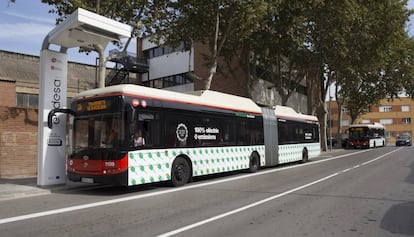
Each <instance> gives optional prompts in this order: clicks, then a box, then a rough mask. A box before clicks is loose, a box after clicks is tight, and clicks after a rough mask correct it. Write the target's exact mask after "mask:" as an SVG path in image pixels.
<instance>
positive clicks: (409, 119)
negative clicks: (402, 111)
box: [401, 118, 411, 124]
mask: <svg viewBox="0 0 414 237" xmlns="http://www.w3.org/2000/svg"><path fill="white" fill-rule="evenodd" d="M401 121H402V123H403V124H411V118H402V119H401Z"/></svg>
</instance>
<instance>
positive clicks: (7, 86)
mask: <svg viewBox="0 0 414 237" xmlns="http://www.w3.org/2000/svg"><path fill="white" fill-rule="evenodd" d="M0 95H1V99H0V106H11V107H13V106H16V82H15V81H10V80H3V79H1V78H0Z"/></svg>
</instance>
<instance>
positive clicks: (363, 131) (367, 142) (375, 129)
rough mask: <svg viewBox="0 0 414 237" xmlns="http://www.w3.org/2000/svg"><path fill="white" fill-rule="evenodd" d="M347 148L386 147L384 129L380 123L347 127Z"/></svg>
mask: <svg viewBox="0 0 414 237" xmlns="http://www.w3.org/2000/svg"><path fill="white" fill-rule="evenodd" d="M348 131H349V140H348V143H349V146H350V147H353V148H375V147H384V146H385V145H386V138H385V127H384V126H383V125H382V124H380V123H373V124H354V125H351V126H349V129H348Z"/></svg>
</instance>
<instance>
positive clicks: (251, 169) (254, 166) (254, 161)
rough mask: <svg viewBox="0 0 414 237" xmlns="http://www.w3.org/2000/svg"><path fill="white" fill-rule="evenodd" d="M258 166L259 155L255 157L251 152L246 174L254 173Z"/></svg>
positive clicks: (254, 153)
mask: <svg viewBox="0 0 414 237" xmlns="http://www.w3.org/2000/svg"><path fill="white" fill-rule="evenodd" d="M259 166H260V159H259V155H257V153H256V152H253V153H252V154H251V155H250V161H249V169H248V172H249V173H255V172H256V171H257V170H258V169H259Z"/></svg>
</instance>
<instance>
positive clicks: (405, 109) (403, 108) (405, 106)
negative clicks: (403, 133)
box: [401, 105, 410, 112]
mask: <svg viewBox="0 0 414 237" xmlns="http://www.w3.org/2000/svg"><path fill="white" fill-rule="evenodd" d="M401 111H402V112H410V106H409V105H401Z"/></svg>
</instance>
